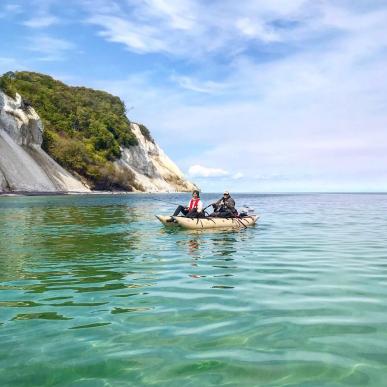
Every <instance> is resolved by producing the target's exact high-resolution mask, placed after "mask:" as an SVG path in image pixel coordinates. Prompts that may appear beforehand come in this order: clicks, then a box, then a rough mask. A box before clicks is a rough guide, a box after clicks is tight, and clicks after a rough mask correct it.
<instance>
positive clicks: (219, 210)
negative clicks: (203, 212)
mask: <svg viewBox="0 0 387 387" xmlns="http://www.w3.org/2000/svg"><path fill="white" fill-rule="evenodd" d="M212 207H214V212H213V213H212V214H210V216H214V217H219V218H231V217H233V216H236V215H238V211H237V210H236V209H235V200H234V199H233V198H232V197H231V196H230V193H229V192H228V191H225V192H224V194H223V197H222V198H221V199H219V200H218V201H217V202H216V203H214V204H213V205H212Z"/></svg>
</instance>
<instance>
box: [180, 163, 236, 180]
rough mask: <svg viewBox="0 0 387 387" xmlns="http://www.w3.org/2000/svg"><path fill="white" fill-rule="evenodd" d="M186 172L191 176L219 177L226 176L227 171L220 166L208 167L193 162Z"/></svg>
mask: <svg viewBox="0 0 387 387" xmlns="http://www.w3.org/2000/svg"><path fill="white" fill-rule="evenodd" d="M188 174H189V175H190V176H191V177H221V176H228V175H229V172H227V171H225V170H224V169H222V168H208V167H204V166H202V165H198V164H195V165H192V166H190V167H189V169H188Z"/></svg>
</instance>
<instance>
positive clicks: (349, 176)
mask: <svg viewBox="0 0 387 387" xmlns="http://www.w3.org/2000/svg"><path fill="white" fill-rule="evenodd" d="M0 36H1V39H0V73H3V72H6V71H18V70H19V71H20V70H28V71H37V72H42V73H45V74H48V75H51V76H53V77H54V78H56V79H59V80H61V81H63V82H65V83H67V84H69V85H74V86H86V87H92V88H96V89H102V90H106V91H108V92H111V93H113V94H114V95H117V96H119V97H120V98H121V99H122V100H123V101H124V102H125V105H126V107H127V114H128V117H129V119H130V120H132V121H135V122H141V123H143V124H144V125H146V126H147V127H148V128H149V129H150V131H151V133H152V135H153V137H154V138H155V139H156V140H157V142H158V143H159V144H160V145H161V147H162V148H163V149H164V150H165V152H166V153H167V154H168V155H169V156H170V157H171V158H172V159H173V160H174V161H175V162H176V163H177V165H178V166H179V167H180V168H181V169H182V171H183V172H184V173H185V175H186V176H187V177H188V178H189V179H190V180H192V181H194V182H195V183H197V184H198V185H199V186H200V187H201V189H202V190H203V191H207V192H218V191H222V190H224V189H227V190H230V191H234V192H235V191H237V192H310V191H319V192H321V191H327V192H332V191H334V192H335V191H336V192H337V191H356V192H357V191H361V192H364V191H371V192H377V191H387V75H386V74H387V2H386V1H385V0H369V1H365V0H270V1H269V0H266V1H263V0H242V1H233V0H121V1H113V0H67V1H65V2H63V1H62V0H39V1H38V0H29V1H26V0H0Z"/></svg>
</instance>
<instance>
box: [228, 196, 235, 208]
mask: <svg viewBox="0 0 387 387" xmlns="http://www.w3.org/2000/svg"><path fill="white" fill-rule="evenodd" d="M226 206H227V208H229V209H230V210H233V209H235V200H234V199H233V198H229V199H227V201H226Z"/></svg>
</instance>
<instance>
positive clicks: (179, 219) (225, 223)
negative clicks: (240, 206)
mask: <svg viewBox="0 0 387 387" xmlns="http://www.w3.org/2000/svg"><path fill="white" fill-rule="evenodd" d="M156 218H157V219H158V220H159V221H160V222H161V223H162V224H164V225H165V226H180V227H182V228H187V229H190V230H203V229H209V228H234V229H235V228H236V229H239V228H246V227H249V226H253V225H254V224H255V223H256V222H257V220H258V219H259V216H258V215H250V216H244V217H241V218H213V217H210V216H208V217H205V218H186V217H185V216H173V217H172V216H162V215H156Z"/></svg>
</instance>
